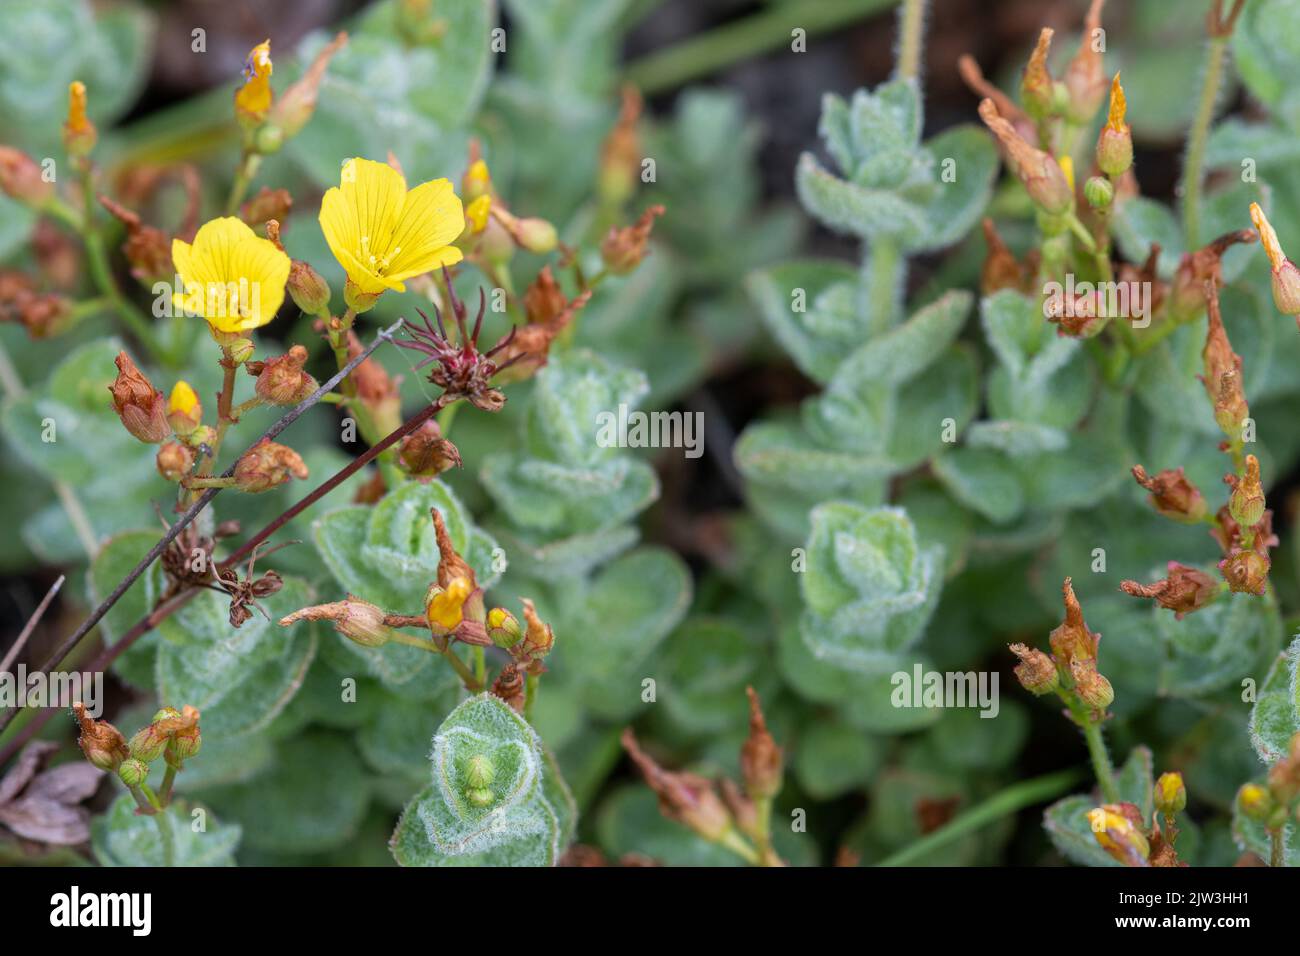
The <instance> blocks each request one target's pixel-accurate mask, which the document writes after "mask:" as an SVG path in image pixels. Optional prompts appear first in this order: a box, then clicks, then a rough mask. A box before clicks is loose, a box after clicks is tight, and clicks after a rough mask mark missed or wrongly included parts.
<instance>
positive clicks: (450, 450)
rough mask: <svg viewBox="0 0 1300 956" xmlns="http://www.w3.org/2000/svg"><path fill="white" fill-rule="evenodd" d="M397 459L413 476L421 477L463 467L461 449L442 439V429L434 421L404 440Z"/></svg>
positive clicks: (432, 475) (422, 426)
mask: <svg viewBox="0 0 1300 956" xmlns="http://www.w3.org/2000/svg"><path fill="white" fill-rule="evenodd" d="M397 458H398V461H400V462H401V463H402V466H403V467H404V468H406V470H407V471H409V472H410V473H411V474H412V475H418V476H421V477H435V476H437V475H440V474H442V473H443V472H444V471H448V470H450V469H452V468H459V467H461V458H460V451H459V449H457V448H456V446H455V445H453V444H452V443H451V442H450V441H448V440H447V439H446V438H443V437H442V429H440V428H439V427H438V423H437V422H435V421H433V420H432V419H430V420H429V421H427V422H425V423H424V424H423V425H421V426H420V427H419V428H417V429H416V430H415V431H414V432H412V433H411V434H409V435H407V436H406V437H405V438H403V439H402V442H401V444H400V445H399V446H398V451H397Z"/></svg>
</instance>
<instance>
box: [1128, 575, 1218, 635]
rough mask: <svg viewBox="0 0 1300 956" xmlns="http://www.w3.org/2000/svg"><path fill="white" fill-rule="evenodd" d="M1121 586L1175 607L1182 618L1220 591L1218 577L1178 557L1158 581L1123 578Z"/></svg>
mask: <svg viewBox="0 0 1300 956" xmlns="http://www.w3.org/2000/svg"><path fill="white" fill-rule="evenodd" d="M1119 587H1120V590H1121V591H1123V592H1124V593H1125V594H1131V595H1132V596H1133V597H1142V598H1152V599H1154V600H1155V602H1156V603H1157V604H1159V605H1160V606H1161V607H1164V608H1168V609H1169V610H1171V611H1173V612H1174V619H1175V620H1179V621H1181V620H1182V619H1183V618H1184V617H1185V616H1187V615H1188V614H1190V613H1191V612H1192V611H1196V610H1199V609H1200V608H1203V607H1205V605H1207V604H1209V603H1210V602H1211V601H1213V600H1214V598H1215V597H1216V596H1217V595H1218V593H1219V585H1218V584H1217V583H1216V582H1215V580H1214V578H1212V577H1210V576H1209V575H1208V574H1206V573H1205V572H1204V571H1198V570H1197V569H1196V568H1192V567H1188V566H1187V565H1185V564H1179V563H1178V562H1177V561H1170V562H1169V574H1168V576H1167V577H1166V578H1165V579H1164V580H1163V581H1156V582H1155V583H1154V584H1139V583H1138V582H1137V581H1121V582H1120V586H1119Z"/></svg>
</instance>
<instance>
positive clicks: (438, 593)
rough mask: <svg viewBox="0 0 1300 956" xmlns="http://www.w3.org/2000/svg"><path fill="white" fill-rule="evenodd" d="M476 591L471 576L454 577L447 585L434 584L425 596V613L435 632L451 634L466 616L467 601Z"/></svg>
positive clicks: (431, 628) (430, 626)
mask: <svg viewBox="0 0 1300 956" xmlns="http://www.w3.org/2000/svg"><path fill="white" fill-rule="evenodd" d="M473 591H474V584H473V582H472V581H470V579H469V578H465V577H458V578H453V579H452V580H451V581H450V582H449V583H448V584H447V586H446V587H442V586H441V585H438V584H434V585H432V586H430V588H429V593H428V595H427V596H426V597H425V602H424V614H425V617H426V618H428V620H429V629H430V630H431V631H433V633H435V634H441V635H445V634H449V633H451V632H452V631H454V630H455V629H456V627H457V625H459V624H460V622H461V621H462V620H464V617H465V601H466V599H467V598H468V597H469V596H470V594H471V593H472V592H473Z"/></svg>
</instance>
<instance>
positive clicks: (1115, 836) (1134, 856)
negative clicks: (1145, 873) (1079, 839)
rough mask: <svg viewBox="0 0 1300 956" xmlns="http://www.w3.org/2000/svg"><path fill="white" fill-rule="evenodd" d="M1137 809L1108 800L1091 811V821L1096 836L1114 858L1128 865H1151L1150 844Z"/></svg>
mask: <svg viewBox="0 0 1300 956" xmlns="http://www.w3.org/2000/svg"><path fill="white" fill-rule="evenodd" d="M1129 807H1132V811H1129V810H1128V808H1129ZM1136 811H1137V808H1136V807H1133V806H1132V804H1128V805H1124V804H1116V803H1108V804H1106V805H1104V806H1101V807H1097V808H1096V809H1095V810H1090V811H1088V822H1089V823H1090V824H1091V826H1092V835H1093V837H1094V838H1095V839H1096V841H1097V843H1098V844H1099V845H1100V846H1101V848H1102V849H1103V850H1105V851H1106V852H1107V853H1108V854H1109V855H1110V856H1111V857H1113V858H1114V859H1116V860H1118V861H1119V862H1120V863H1123V864H1124V865H1125V866H1148V865H1149V863H1148V858H1149V857H1150V856H1151V847H1150V844H1148V843H1147V838H1146V836H1145V835H1144V834H1143V833H1142V830H1141V829H1140V824H1139V823H1137V822H1135V820H1134V819H1133V818H1134V817H1135V816H1136V815H1137V813H1136Z"/></svg>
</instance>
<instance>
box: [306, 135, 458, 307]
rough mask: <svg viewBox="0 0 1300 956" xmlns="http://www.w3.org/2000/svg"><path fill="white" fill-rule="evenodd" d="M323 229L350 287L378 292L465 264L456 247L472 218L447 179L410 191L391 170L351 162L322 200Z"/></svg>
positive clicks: (396, 289)
mask: <svg viewBox="0 0 1300 956" xmlns="http://www.w3.org/2000/svg"><path fill="white" fill-rule="evenodd" d="M320 227H321V232H323V233H324V234H325V241H326V242H327V243H329V247H330V251H331V252H332V253H334V258H335V259H337V260H338V261H339V265H341V266H343V269H344V271H345V272H347V274H348V282H349V283H350V284H351V285H353V286H355V287H356V288H357V289H358V290H359V291H360V292H362V293H364V294H366V295H379V294H380V293H382V292H383V291H384V290H386V289H392V290H393V291H394V292H405V291H406V286H405V285H403V283H402V280H403V279H409V278H411V277H412V276H418V275H422V274H424V273H426V272H430V271H432V270H433V269H437V268H438V267H439V266H444V265H451V264H452V263H455V262H459V261H460V260H461V251H460V250H459V249H457V248H455V247H454V246H452V245H450V243H452V242H453V241H454V240H455V239H456V237H457V236H459V235H460V234H461V232H463V231H464V229H465V213H464V210H463V209H462V208H461V204H460V200H459V199H458V198H457V197H456V193H455V192H454V191H453V190H452V185H451V183H450V182H449V181H448V180H446V179H434V180H431V181H430V182H427V183H424V184H422V185H420V186H416V187H415V188H414V189H412V190H411V191H410V192H407V190H406V180H405V179H404V178H403V177H402V174H401V173H399V172H398V171H397V170H395V169H393V168H392V167H391V166H388V165H386V164H384V163H376V162H374V161H373V160H369V159H350V160H348V161H347V162H346V163H344V164H343V174H342V178H341V182H340V183H339V185H338V186H335V187H332V188H331V189H330V190H329V191H328V192H326V193H325V198H324V199H323V200H322V201H321V206H320Z"/></svg>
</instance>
